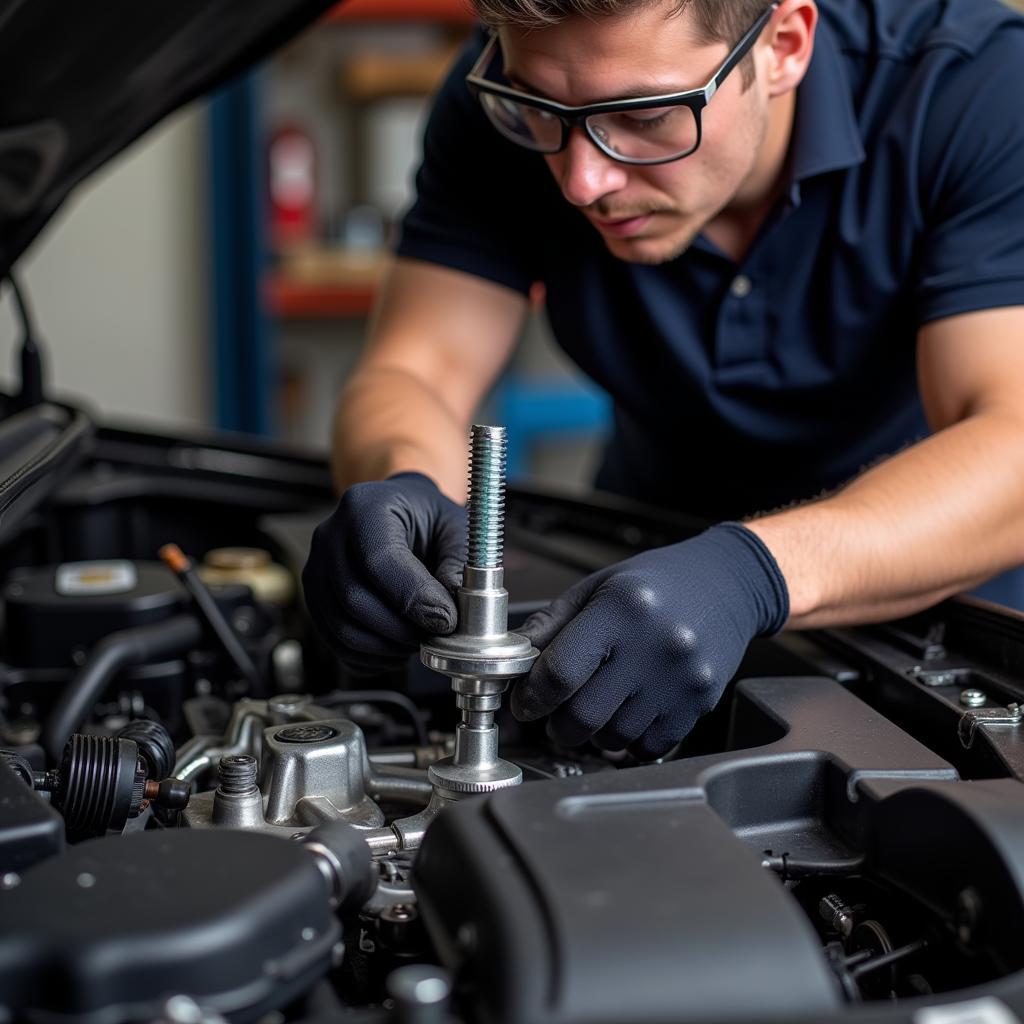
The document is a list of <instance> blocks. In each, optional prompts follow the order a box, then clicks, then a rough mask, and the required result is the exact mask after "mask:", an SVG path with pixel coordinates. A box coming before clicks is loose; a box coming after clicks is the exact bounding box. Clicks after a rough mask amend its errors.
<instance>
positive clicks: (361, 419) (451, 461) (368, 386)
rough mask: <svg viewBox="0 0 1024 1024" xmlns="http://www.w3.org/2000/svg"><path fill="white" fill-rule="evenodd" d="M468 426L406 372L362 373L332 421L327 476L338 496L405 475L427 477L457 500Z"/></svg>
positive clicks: (460, 496) (350, 385)
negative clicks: (359, 486)
mask: <svg viewBox="0 0 1024 1024" xmlns="http://www.w3.org/2000/svg"><path fill="white" fill-rule="evenodd" d="M466 429H467V428H466V424H464V423H460V422H458V420H457V418H456V417H455V415H454V414H453V413H452V412H451V410H450V409H448V408H447V407H446V406H445V405H444V403H443V402H442V401H441V400H440V399H439V398H438V397H437V395H435V394H434V393H433V392H432V391H431V390H430V389H429V388H428V387H427V386H426V385H425V384H424V383H423V382H422V381H420V380H419V379H418V378H417V377H416V376H414V375H413V374H410V373H407V372H406V371H404V370H400V369H392V368H389V367H374V368H372V369H363V370H360V371H359V372H358V373H357V374H356V375H355V376H354V377H353V378H352V379H351V380H350V381H349V383H348V384H347V385H346V387H345V390H344V392H343V393H342V396H341V401H340V403H339V405H338V411H337V413H336V415H335V417H334V443H333V445H332V453H331V472H332V475H333V477H334V484H335V486H336V487H337V489H338V491H339V492H340V491H343V490H344V489H345V488H346V487H348V486H350V485H351V484H354V483H358V482H359V481H361V480H379V479H382V478H383V477H386V476H390V475H391V474H392V473H400V472H403V471H405V470H415V471H417V472H420V473H424V474H426V475H427V476H429V477H430V478H431V479H432V480H433V481H434V482H435V483H436V484H437V485H438V487H439V488H440V489H441V490H442V491H443V492H444V493H445V494H447V495H448V497H450V498H452V499H453V500H455V501H460V502H461V501H464V500H465V497H466V494H465V491H466V456H465V450H466Z"/></svg>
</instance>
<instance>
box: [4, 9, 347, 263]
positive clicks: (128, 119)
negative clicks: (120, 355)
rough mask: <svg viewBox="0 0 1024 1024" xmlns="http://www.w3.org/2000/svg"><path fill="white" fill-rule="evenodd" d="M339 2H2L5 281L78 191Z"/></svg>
mask: <svg viewBox="0 0 1024 1024" xmlns="http://www.w3.org/2000/svg"><path fill="white" fill-rule="evenodd" d="M334 3H335V0H176V2H174V3H170V2H167V0H156V2H152V3H138V2H136V0H79V2H76V3H71V4H69V3H60V2H57V0H0V276H2V275H3V274H6V273H7V271H8V270H9V269H10V267H11V266H12V265H13V264H14V262H15V261H16V260H17V259H18V257H19V256H20V255H21V254H22V253H23V252H24V251H25V249H26V248H27V247H28V245H29V244H30V243H31V242H32V240H33V239H34V238H35V236H36V235H37V234H38V233H39V231H40V230H41V229H42V228H43V226H44V225H45V224H46V222H47V221H48V220H49V219H50V217H52V216H53V214H54V213H55V212H56V211H57V209H58V208H59V207H60V205H61V203H63V202H64V200H65V198H66V197H67V196H68V194H69V193H70V192H71V190H72V189H73V188H74V187H75V186H76V185H77V184H78V183H79V182H80V181H82V180H83V179H84V178H85V177H87V176H88V175H89V174H91V173H92V172H93V171H94V170H95V169H96V168H97V167H100V166H102V165H103V164H105V163H106V162H107V161H108V160H109V159H110V158H111V157H112V156H114V155H116V154H117V153H119V152H120V151H121V150H122V149H124V148H125V147H126V146H127V145H129V143H131V142H133V141H134V140H135V139H137V138H138V137H139V136H140V135H141V134H142V133H143V132H145V131H146V130H147V129H149V128H151V127H152V126H153V125H154V124H156V123H157V122H158V121H160V120H161V119H162V118H163V117H165V116H166V115H167V114H169V113H171V112H172V111H174V110H176V109H178V108H179V107H181V106H183V105H184V104H186V103H188V102H189V101H190V100H192V99H195V98H196V97H197V96H200V95H202V94H203V93H206V92H209V91H210V90H212V89H214V88H216V87H217V86H218V85H220V84H222V83H223V82H225V81H227V80H228V79H230V78H232V77H233V76H235V75H237V74H239V73H240V72H242V71H244V70H245V69H246V68H247V67H249V66H251V65H252V64H254V63H256V62H257V61H259V60H260V59H261V58H263V57H265V56H266V55H267V54H268V53H270V52H271V51H273V50H275V49H276V48H277V47H279V46H281V45H282V44H283V43H285V42H287V41H288V40H289V39H290V38H291V37H292V36H294V35H296V34H297V33H298V32H300V31H301V30H302V29H303V28H304V27H305V26H306V25H308V24H309V23H310V22H312V21H314V20H315V19H316V18H317V17H318V16H319V15H320V14H322V13H323V12H324V11H325V10H327V9H328V8H329V7H331V6H333V5H334Z"/></svg>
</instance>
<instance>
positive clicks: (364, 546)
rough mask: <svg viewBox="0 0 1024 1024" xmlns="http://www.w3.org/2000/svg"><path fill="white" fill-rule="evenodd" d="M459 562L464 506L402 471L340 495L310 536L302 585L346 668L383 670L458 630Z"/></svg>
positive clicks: (463, 554) (461, 561) (316, 618)
mask: <svg viewBox="0 0 1024 1024" xmlns="http://www.w3.org/2000/svg"><path fill="white" fill-rule="evenodd" d="M465 561H466V510H465V509H464V508H463V507H462V506H460V505H457V504H456V503H455V502H454V501H451V500H450V499H449V498H446V497H445V496H444V495H443V494H442V493H441V492H440V491H439V490H438V489H437V486H436V485H435V484H434V482H433V481H432V480H430V479H429V478H428V477H425V476H423V475H422V474H420V473H398V474H396V475H395V476H392V477H389V478H388V479H386V480H379V481H371V482H368V483H360V484H355V485H354V486H352V487H350V488H349V489H348V490H347V491H345V493H344V494H343V495H342V497H341V501H340V502H339V503H338V507H337V508H336V509H335V510H334V512H333V513H332V514H331V516H330V518H328V519H326V520H324V522H322V523H321V524H320V525H319V526H318V527H317V528H316V531H315V532H314V534H313V543H312V545H311V547H310V552H309V559H308V561H307V562H306V567H305V569H303V571H302V586H303V590H304V592H305V595H306V604H307V606H308V607H309V611H310V614H311V615H312V617H313V621H314V622H315V623H316V625H317V628H318V629H319V630H320V633H321V634H322V635H323V637H324V639H325V640H327V642H328V643H329V644H330V645H331V647H332V648H333V649H334V650H335V651H336V652H337V654H338V656H339V657H340V658H341V660H342V661H343V662H344V664H345V665H346V666H347V667H349V668H350V669H352V670H354V671H357V672H363V673H375V672H383V671H388V670H390V669H394V668H398V667H399V666H400V665H401V664H402V663H403V662H404V661H405V659H406V658H408V657H409V655H410V654H412V653H413V652H414V651H415V650H416V649H417V647H418V646H419V644H420V643H421V642H422V641H423V640H425V639H426V638H427V637H429V636H437V635H443V634H446V633H451V632H452V631H453V630H454V629H455V625H456V617H457V613H456V609H455V602H454V600H453V599H452V595H451V593H450V591H453V590H454V589H455V587H457V586H458V585H459V583H460V575H461V572H462V567H463V565H464V564H465Z"/></svg>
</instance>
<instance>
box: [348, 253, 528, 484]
mask: <svg viewBox="0 0 1024 1024" xmlns="http://www.w3.org/2000/svg"><path fill="white" fill-rule="evenodd" d="M526 306H527V303H526V300H525V299H524V298H523V296H521V295H519V294H518V293H517V292H514V291H512V290H511V289H509V288H504V287H502V286H501V285H497V284H492V283H490V282H488V281H484V280H482V279H480V278H477V277H473V276H472V275H469V274H463V273H461V272H459V271H456V270H449V269H447V268H444V267H440V266H436V265H433V264H429V263H421V262H418V261H415V260H407V259H399V260H397V261H396V263H395V265H394V266H393V268H392V269H391V271H390V272H389V274H388V275H387V278H386V280H385V283H384V285H383V287H382V289H381V294H380V297H379V299H378V302H377V307H376V311H375V313H374V318H373V322H372V325H371V329H370V337H369V340H368V342H367V345H366V348H365V350H364V351H363V354H362V356H361V357H360V360H359V364H358V366H357V367H356V370H355V372H354V373H353V375H352V377H351V378H350V379H349V381H348V383H347V384H346V386H345V388H344V389H343V391H342V394H341V398H340V401H339V405H338V411H337V414H336V415H335V419H334V441H333V448H332V458H331V469H332V473H333V476H334V482H335V486H336V487H337V488H338V490H339V491H342V490H344V489H345V488H346V487H348V486H349V485H351V484H353V483H357V482H359V481H361V480H374V479H380V478H382V477H385V476H389V475H390V474H392V473H399V472H402V471H404V470H417V471H418V472H421V473H425V474H426V475H427V476H429V477H431V478H432V479H433V480H434V481H435V482H436V483H437V485H438V487H440V488H441V490H442V491H443V492H444V493H445V494H447V495H448V496H449V497H451V498H453V499H454V500H456V501H462V500H464V499H465V490H466V437H467V435H468V430H469V423H470V419H471V417H472V415H473V412H474V410H475V409H476V408H477V406H478V405H479V403H480V401H481V400H482V399H483V397H484V395H485V394H486V393H487V391H488V389H489V388H490V386H491V385H492V384H493V382H494V381H495V379H496V378H497V376H498V374H499V373H500V372H501V369H502V367H503V366H504V365H505V363H506V362H507V360H508V358H509V356H510V355H511V353H512V350H513V348H514V346H515V342H516V339H517V337H518V334H519V329H520V327H521V325H522V321H523V317H524V315H525V312H526Z"/></svg>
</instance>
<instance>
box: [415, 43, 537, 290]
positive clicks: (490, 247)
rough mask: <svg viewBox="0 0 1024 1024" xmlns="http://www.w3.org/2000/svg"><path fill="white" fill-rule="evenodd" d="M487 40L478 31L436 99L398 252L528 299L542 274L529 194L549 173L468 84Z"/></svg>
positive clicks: (535, 155) (428, 123)
mask: <svg viewBox="0 0 1024 1024" xmlns="http://www.w3.org/2000/svg"><path fill="white" fill-rule="evenodd" d="M484 41H485V34H484V33H483V32H478V33H476V34H475V36H474V38H473V39H472V40H471V41H470V43H469V44H468V45H467V47H466V49H465V50H464V51H463V53H462V55H461V56H460V58H459V59H458V60H457V61H456V63H455V66H454V67H453V68H452V71H451V73H450V74H449V76H448V79H447V80H446V82H445V83H444V85H443V86H442V87H441V90H440V91H439V93H438V95H437V97H436V99H435V101H434V105H433V109H432V110H431V114H430V118H429V119H428V122H427V128H426V133H425V136H424V141H423V162H422V164H421V165H420V168H419V170H418V172H417V174H416V198H415V201H414V203H413V205H412V207H411V208H410V210H409V211H408V213H407V214H406V215H405V217H404V219H403V221H402V226H401V234H400V237H399V241H398V245H397V250H396V251H397V253H398V255H399V256H407V257H411V258H413V259H419V260H426V261H428V262H431V263H439V264H441V265H442V266H446V267H450V268H451V269H453V270H461V271H464V272H465V273H469V274H474V275H476V276H477V277H482V278H485V279H487V280H489V281H494V282H496V283H497V284H501V285H505V286H506V287H508V288H512V289H514V290H515V291H518V292H522V293H523V294H524V295H525V294H528V293H529V291H530V287H531V285H532V284H533V282H534V281H535V280H536V279H538V277H539V275H538V273H537V269H536V259H535V256H534V255H533V251H532V247H531V245H530V244H529V241H530V239H529V234H530V233H529V227H528V225H529V219H530V208H529V205H528V203H527V202H526V201H525V200H524V197H526V196H528V195H529V194H530V192H531V187H532V185H533V183H534V182H535V180H536V176H537V173H538V171H542V172H543V173H545V174H546V173H547V169H546V167H544V164H543V160H542V159H541V158H540V157H538V156H537V154H535V153H531V152H529V151H528V150H524V149H521V148H520V147H518V146H516V145H514V144H513V143H511V142H509V141H507V140H506V139H504V138H502V137H501V136H500V135H499V134H498V132H497V131H496V130H495V129H494V128H493V127H492V125H491V123H490V122H489V121H488V120H487V117H486V115H485V114H484V112H483V110H482V109H481V107H480V103H479V102H478V100H477V99H476V97H474V96H473V95H472V94H471V93H470V91H469V89H468V87H467V86H466V84H465V81H464V79H465V76H466V74H467V73H468V72H469V69H470V68H471V67H472V66H473V63H474V61H475V60H476V58H477V56H478V55H479V53H480V51H481V49H482V47H483V43H484Z"/></svg>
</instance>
